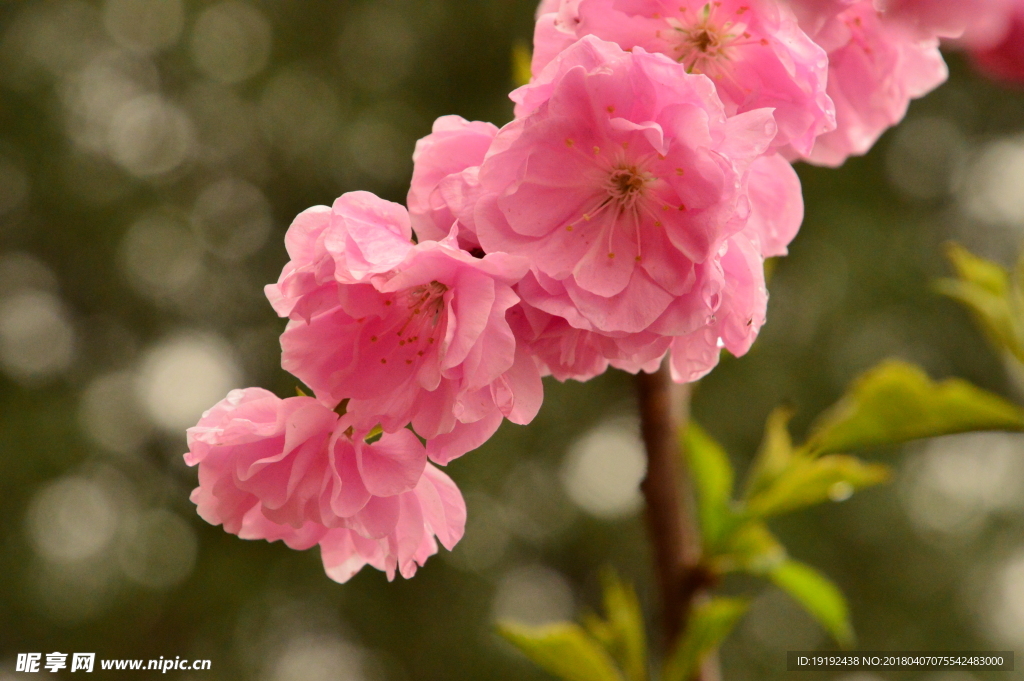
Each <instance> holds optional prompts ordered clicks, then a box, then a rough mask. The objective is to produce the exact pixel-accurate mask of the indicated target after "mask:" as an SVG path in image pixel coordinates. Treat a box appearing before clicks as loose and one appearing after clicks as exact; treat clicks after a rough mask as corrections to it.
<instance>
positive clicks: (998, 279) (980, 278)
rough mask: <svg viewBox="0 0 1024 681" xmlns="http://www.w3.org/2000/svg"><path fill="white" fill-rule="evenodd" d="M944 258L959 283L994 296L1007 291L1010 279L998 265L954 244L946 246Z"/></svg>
mask: <svg viewBox="0 0 1024 681" xmlns="http://www.w3.org/2000/svg"><path fill="white" fill-rule="evenodd" d="M946 258H948V259H949V262H950V263H951V264H952V265H953V269H955V270H956V274H957V277H958V278H959V279H960V280H961V281H965V282H969V283H971V284H975V285H976V286H979V287H981V288H983V289H984V290H986V291H988V292H989V293H991V294H993V295H996V296H1005V295H1006V294H1007V292H1008V291H1009V284H1010V277H1009V275H1008V274H1007V272H1006V270H1004V269H1003V267H1002V266H1001V265H999V264H998V263H995V262H992V261H991V260H986V259H985V258H980V257H978V256H976V255H974V254H973V253H971V252H970V251H968V250H967V249H966V248H964V247H963V246H961V245H960V244H958V243H955V242H949V243H948V244H946Z"/></svg>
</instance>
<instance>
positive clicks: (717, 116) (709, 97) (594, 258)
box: [476, 36, 802, 377]
mask: <svg viewBox="0 0 1024 681" xmlns="http://www.w3.org/2000/svg"><path fill="white" fill-rule="evenodd" d="M513 98H514V99H515V100H516V101H517V102H518V104H519V106H518V111H519V113H520V118H519V119H518V120H517V121H516V122H513V123H512V124H510V125H508V126H506V127H505V128H504V129H502V131H501V132H499V133H498V136H497V137H496V138H495V142H494V147H493V148H494V149H496V150H497V151H493V152H492V153H491V154H489V155H488V157H487V159H486V160H485V161H484V163H483V165H482V166H481V169H480V182H481V188H482V191H481V198H480V201H479V203H478V205H477V212H476V223H477V235H478V237H479V239H480V242H481V244H482V245H483V247H484V249H485V250H487V251H488V252H494V251H505V252H509V253H512V254H516V255H523V256H526V257H528V258H529V260H530V263H531V275H530V276H529V277H527V278H525V279H523V280H522V281H521V282H520V283H519V286H518V288H517V291H518V293H519V295H520V297H521V298H522V299H523V301H524V302H525V303H527V304H528V306H529V307H532V308H535V309H536V310H539V311H541V312H544V313H546V314H547V315H551V316H553V317H558V318H560V319H563V320H565V323H567V324H568V326H571V327H572V328H574V329H578V330H580V331H585V332H591V333H592V334H595V335H593V336H590V335H587V334H579V335H578V338H577V340H573V341H568V340H565V341H561V342H556V341H555V339H553V338H552V334H550V333H548V334H547V335H545V330H544V329H545V328H547V327H545V326H544V325H543V324H542V323H540V322H537V321H536V318H535V320H534V321H535V323H534V325H533V327H532V328H533V330H534V333H535V338H534V339H533V342H534V344H535V345H536V342H537V341H538V340H539V339H544V338H545V337H546V338H547V341H546V347H547V351H546V352H545V353H544V357H543V358H542V359H543V361H544V362H545V364H546V365H547V369H548V370H550V371H551V372H552V373H555V374H556V376H569V377H573V376H574V375H577V374H580V373H582V374H583V375H584V376H585V375H586V374H588V373H591V372H592V371H594V370H596V369H597V368H598V366H599V364H598V363H597V362H595V361H594V360H593V358H592V354H593V352H598V353H600V355H601V356H602V357H604V358H605V359H607V360H608V361H609V362H610V363H611V364H613V365H617V366H618V365H621V366H623V368H629V369H630V370H633V371H636V370H638V369H640V368H644V367H646V366H650V365H651V364H652V363H653V364H654V366H656V361H657V359H658V358H660V355H661V354H663V353H664V352H665V351H666V350H667V348H668V345H669V343H670V342H671V339H672V338H673V337H676V336H687V335H689V334H692V333H693V332H695V331H697V330H699V329H702V328H704V327H707V326H708V325H709V324H713V323H715V321H714V320H715V319H716V312H717V311H718V309H719V307H720V306H721V305H722V303H723V292H725V291H727V290H728V289H729V287H730V286H731V284H730V282H729V281H728V277H729V276H731V271H726V270H724V269H723V267H722V259H723V257H724V256H726V255H727V254H728V253H729V252H730V250H731V249H732V248H733V246H731V244H730V241H729V240H730V238H731V237H733V236H734V235H736V234H738V233H740V232H741V231H743V230H744V229H746V228H747V226H748V221H749V219H750V216H751V208H750V205H751V200H752V198H753V195H748V193H747V191H746V186H747V178H748V175H749V169H750V167H751V165H752V164H753V163H754V161H755V160H756V159H758V158H759V157H760V156H761V155H762V154H763V153H764V152H765V150H766V149H767V148H768V146H769V144H770V142H771V140H772V137H773V136H774V134H775V125H774V121H773V119H772V116H771V111H770V110H765V109H759V110H755V111H752V112H748V113H744V114H738V115H736V116H732V117H728V116H727V115H726V113H725V110H724V107H723V106H722V104H721V102H720V101H719V100H718V98H717V96H716V94H715V87H714V84H713V83H712V82H711V80H710V79H709V78H707V77H706V76H703V75H690V74H687V73H685V71H684V70H683V69H682V68H680V66H679V65H678V64H677V63H675V62H674V61H673V60H671V59H670V58H668V57H666V56H665V55H662V54H650V53H648V52H646V51H645V50H644V49H643V48H640V47H638V48H635V49H634V50H633V51H632V52H626V51H624V50H622V49H621V48H620V47H618V46H617V45H616V44H614V43H609V42H605V41H602V40H599V39H597V38H595V37H593V36H587V37H585V38H583V39H581V40H580V41H579V42H577V43H576V44H574V45H573V46H572V47H570V48H569V49H568V50H566V51H564V52H563V53H562V54H561V55H560V56H559V57H558V58H557V59H556V60H555V61H554V62H552V63H551V64H550V65H549V66H548V67H547V68H546V69H545V71H544V73H543V74H542V75H541V77H540V78H538V79H536V80H535V81H534V83H532V84H531V85H529V86H527V87H525V88H521V89H520V90H518V91H516V92H515V93H513ZM775 162H777V161H770V162H769V163H775ZM783 163H784V162H783ZM785 172H787V173H790V174H791V173H792V170H790V169H787V170H786V171H785ZM790 180H791V181H790ZM777 186H778V187H779V188H780V190H782V191H787V192H791V191H792V190H793V189H795V190H796V192H797V198H796V199H795V200H794V201H793V202H791V204H790V207H789V208H787V211H786V212H785V217H782V216H780V217H779V218H778V219H775V218H768V219H767V220H765V215H764V212H765V211H762V221H761V222H759V223H757V224H758V225H760V226H759V227H757V229H758V230H760V231H762V232H763V235H762V236H759V237H758V238H759V239H761V238H763V240H764V241H765V243H766V244H767V245H768V246H769V247H770V248H773V249H775V250H778V249H779V248H780V244H782V242H785V241H788V238H789V237H791V236H792V233H793V231H794V230H795V225H792V224H790V223H791V222H792V219H793V217H794V216H797V223H796V224H797V225H798V224H799V223H798V220H799V217H798V216H799V214H800V211H802V208H800V209H799V210H797V209H794V208H793V207H792V206H794V205H799V198H798V197H799V183H798V182H796V181H795V175H792V176H787V178H786V179H785V180H780V182H779V184H778V185H777ZM770 191H775V189H774V188H773V189H772V190H770ZM751 229H754V227H751ZM781 247H782V248H784V244H783V245H782V246H781ZM758 255H760V254H758ZM749 321H750V318H749V317H747V318H744V319H743V324H746V323H747V322H749ZM718 323H719V324H725V323H724V322H718ZM559 325H560V324H559ZM722 328H725V326H723V327H722ZM753 328H756V325H755V326H754V327H753ZM598 338H599V339H600V340H598ZM715 340H716V342H717V337H716V339H715ZM577 341H579V342H577ZM732 345H733V346H734V347H739V346H740V345H741V344H738V343H732ZM581 346H582V347H581ZM595 348H597V349H596V350H595ZM581 350H585V351H584V352H582V353H581V352H580V351H581ZM535 351H537V350H536V349H535ZM556 355H558V356H562V357H565V358H567V359H566V361H563V362H562V364H563V365H565V367H564V368H557V367H558V366H559V362H556V361H552V359H551V358H552V357H553V356H556ZM578 357H584V358H587V359H585V360H584V361H583V366H584V368H585V370H584V371H580V367H579V366H577V360H576V358H578Z"/></svg>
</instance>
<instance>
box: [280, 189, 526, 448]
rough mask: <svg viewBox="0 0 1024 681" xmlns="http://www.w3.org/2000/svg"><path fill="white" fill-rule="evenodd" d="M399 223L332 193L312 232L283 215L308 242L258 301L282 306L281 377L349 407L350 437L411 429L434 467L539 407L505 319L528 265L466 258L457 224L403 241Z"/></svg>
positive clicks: (357, 199)
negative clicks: (378, 429)
mask: <svg viewBox="0 0 1024 681" xmlns="http://www.w3.org/2000/svg"><path fill="white" fill-rule="evenodd" d="M320 214H321V215H322V214H323V211H321V213H320ZM353 216H355V217H353ZM402 216H404V209H402V208H401V207H400V206H397V204H391V203H389V202H386V201H383V200H381V199H378V198H376V197H373V196H372V195H370V194H355V195H353V194H346V195H345V196H342V197H341V198H340V199H338V201H336V202H335V205H334V208H333V210H332V212H331V217H330V218H329V219H322V221H323V222H325V223H326V224H325V225H324V226H323V227H322V228H319V229H310V228H308V227H307V226H306V220H302V221H300V220H297V221H296V223H295V224H294V225H293V227H292V229H293V230H296V234H295V238H294V240H295V241H302V240H303V239H306V240H309V241H311V242H312V245H310V244H309V243H306V244H304V245H302V246H295V247H294V248H290V250H289V252H290V253H291V252H292V251H293V250H294V252H295V253H297V254H301V255H302V256H303V259H302V260H299V261H293V262H292V263H289V265H287V266H286V267H285V271H284V273H282V279H281V281H280V282H279V283H278V284H277V285H276V286H271V287H268V292H267V295H268V297H270V298H271V300H272V301H275V302H276V305H275V307H277V309H278V311H279V313H280V312H289V311H290V312H289V313H290V316H291V322H290V323H289V325H288V327H287V329H286V330H285V332H284V334H283V335H282V337H281V345H282V348H283V350H284V355H283V359H282V365H283V366H284V368H285V369H287V370H288V371H290V372H291V373H293V374H294V375H295V376H297V377H298V378H299V379H301V380H302V381H304V382H305V383H306V385H308V386H309V387H310V388H312V389H313V391H314V393H315V394H316V396H317V397H318V398H319V399H320V400H322V401H323V402H325V403H326V404H329V405H334V404H338V403H340V402H341V401H342V400H346V399H347V400H349V402H348V405H347V409H348V412H349V413H350V414H352V415H353V418H354V419H356V421H357V424H358V426H359V427H361V428H366V429H369V428H372V427H374V426H375V425H376V424H378V423H379V424H380V425H381V426H382V427H383V428H384V430H385V431H386V432H389V433H393V432H396V431H398V430H400V429H402V428H404V427H405V426H406V425H408V424H410V423H411V424H412V426H413V427H414V428H415V429H416V432H417V433H418V434H419V435H420V436H421V437H423V438H425V439H427V440H428V445H427V447H428V452H429V454H430V456H431V458H432V459H433V460H434V461H437V462H439V463H447V462H448V461H449V460H451V459H452V458H455V457H456V456H460V455H462V454H463V453H465V452H466V451H469V450H470V449H473V448H475V447H478V446H480V445H481V444H482V443H483V442H484V441H485V440H486V439H487V438H488V437H490V435H491V434H493V433H494V431H495V430H496V429H497V428H498V426H499V425H500V424H501V420H502V417H503V416H504V417H507V418H508V419H509V420H511V421H513V422H515V423H528V422H529V421H530V420H532V419H533V416H534V415H535V414H536V413H537V410H538V409H539V407H540V402H541V399H542V388H541V383H540V375H539V373H538V369H537V367H536V364H535V362H534V360H533V358H532V357H530V356H529V354H528V353H527V352H525V350H524V349H522V348H517V346H516V341H515V337H514V336H513V334H512V331H511V329H510V327H509V325H508V322H507V320H506V319H505V313H506V311H507V310H508V309H509V308H511V307H512V306H513V305H515V304H516V303H517V302H519V298H518V296H517V295H516V294H515V293H514V292H513V290H512V286H513V285H514V284H515V283H516V282H517V281H518V280H519V279H520V278H522V276H523V275H524V274H525V273H526V271H527V268H528V263H527V262H526V260H525V259H523V258H519V257H514V256H510V255H507V254H505V253H492V254H489V255H487V256H485V257H483V258H475V257H473V256H472V255H470V254H469V253H467V252H465V251H463V250H462V249H460V248H459V247H458V245H457V241H456V239H457V231H458V230H457V228H455V229H453V231H452V233H451V234H450V235H449V236H448V237H446V238H445V239H443V240H441V241H424V242H422V243H419V244H413V243H412V242H411V240H410V239H409V234H408V228H407V226H406V225H408V220H407V218H405V219H402ZM300 217H302V216H300ZM357 218H358V219H357ZM375 220H376V222H375ZM290 231H291V230H290ZM307 253H314V254H315V255H314V256H313V257H305V254H307ZM311 272H313V274H311ZM328 272H329V273H330V276H329V277H328V276H327V273H328ZM300 274H301V276H300Z"/></svg>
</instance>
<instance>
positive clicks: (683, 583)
mask: <svg viewBox="0 0 1024 681" xmlns="http://www.w3.org/2000/svg"><path fill="white" fill-rule="evenodd" d="M636 391H637V401H638V403H639V410H640V428H641V434H642V436H643V441H644V446H645V447H646V450H647V477H646V478H645V479H644V481H643V483H642V484H641V486H640V489H641V490H642V491H643V495H644V499H645V501H646V505H647V509H646V519H647V531H648V534H649V535H650V539H651V545H652V550H653V554H654V556H653V558H654V570H655V575H656V578H657V583H658V588H659V591H660V595H661V610H662V612H661V621H662V629H663V635H664V640H665V645H666V649H671V647H672V646H673V645H674V644H675V642H676V641H677V639H678V638H679V636H680V634H682V633H683V632H684V631H685V630H686V624H687V619H688V616H689V613H690V610H691V609H692V606H693V604H694V600H695V598H698V597H699V596H700V593H701V592H702V591H703V586H704V580H703V579H702V574H703V571H702V569H701V566H700V536H699V530H698V529H697V523H696V521H695V516H694V504H693V494H692V492H691V486H690V480H689V473H688V471H687V466H686V458H685V457H684V456H683V452H682V451H681V446H682V445H681V443H680V438H679V433H680V429H681V428H683V427H685V424H686V422H687V421H688V419H689V411H690V386H689V385H678V384H676V383H674V382H673V381H672V377H671V375H670V373H669V367H668V361H667V360H666V361H665V363H663V364H662V366H661V368H660V369H659V370H658V371H657V372H656V373H653V374H646V373H640V374H638V375H637V377H636ZM701 677H704V678H706V675H704V674H701Z"/></svg>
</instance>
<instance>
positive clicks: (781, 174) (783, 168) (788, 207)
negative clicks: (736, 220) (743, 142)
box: [744, 154, 804, 258]
mask: <svg viewBox="0 0 1024 681" xmlns="http://www.w3.org/2000/svg"><path fill="white" fill-rule="evenodd" d="M747 191H748V193H749V197H750V219H749V221H748V222H747V226H746V228H745V229H744V233H745V234H746V235H747V238H748V239H750V240H751V241H752V242H753V243H754V244H755V245H756V246H757V249H758V251H759V252H760V253H761V255H763V256H764V257H766V258H774V257H777V256H780V255H786V254H788V253H789V251H788V250H787V248H786V247H787V246H788V245H789V242H790V241H792V240H793V237H795V236H796V233H797V231H799V229H800V225H801V224H802V223H803V221H804V201H803V190H802V189H801V186H800V178H799V177H797V174H796V171H795V170H793V166H792V165H790V164H789V161H787V160H786V159H784V158H783V157H782V156H780V155H779V154H772V155H770V156H761V157H759V158H757V159H755V160H754V162H753V163H752V164H751V165H750V174H749V176H748V179H747Z"/></svg>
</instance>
